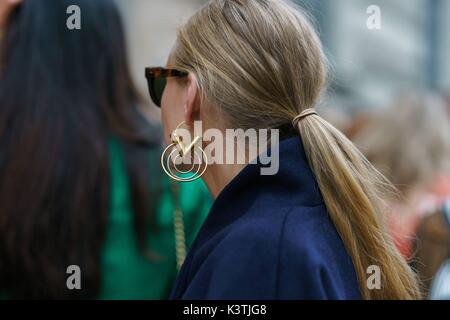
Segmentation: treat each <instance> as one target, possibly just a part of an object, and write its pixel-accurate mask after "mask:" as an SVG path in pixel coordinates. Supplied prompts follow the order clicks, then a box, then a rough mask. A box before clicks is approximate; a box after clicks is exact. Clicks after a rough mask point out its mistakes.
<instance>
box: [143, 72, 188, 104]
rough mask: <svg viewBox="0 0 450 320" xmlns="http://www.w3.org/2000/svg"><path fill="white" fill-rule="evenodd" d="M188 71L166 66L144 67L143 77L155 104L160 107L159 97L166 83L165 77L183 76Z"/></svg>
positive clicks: (185, 75)
mask: <svg viewBox="0 0 450 320" xmlns="http://www.w3.org/2000/svg"><path fill="white" fill-rule="evenodd" d="M188 75H189V73H187V72H184V71H179V70H176V69H166V68H159V67H158V68H145V77H146V78H147V84H148V91H149V93H150V97H151V98H152V101H153V103H154V104H155V105H157V106H158V107H161V99H162V96H163V93H164V89H165V88H166V85H167V78H183V77H187V76H188Z"/></svg>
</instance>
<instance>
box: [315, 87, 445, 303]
mask: <svg viewBox="0 0 450 320" xmlns="http://www.w3.org/2000/svg"><path fill="white" fill-rule="evenodd" d="M324 112H325V114H327V115H328V118H329V120H330V121H331V122H333V123H335V125H336V126H338V127H340V128H341V130H342V131H343V132H345V133H346V135H347V136H348V137H349V138H350V139H351V140H352V141H353V142H355V144H356V145H357V146H358V147H359V148H360V150H361V152H362V153H363V154H364V155H365V156H366V157H367V159H368V160H369V161H370V162H371V163H372V164H374V165H375V167H376V168H377V169H378V170H379V171H380V172H381V173H383V174H384V175H385V176H386V177H387V178H388V179H389V180H390V181H391V182H392V183H393V184H394V186H395V187H396V189H397V192H395V193H393V194H392V195H391V197H388V200H389V201H388V203H387V204H386V205H387V207H388V210H386V212H387V215H386V217H385V219H386V225H387V227H388V228H389V231H390V234H391V236H392V238H393V240H394V242H395V244H396V246H397V248H398V250H399V251H400V252H401V253H402V255H403V256H404V257H405V259H407V260H408V261H409V262H410V264H411V266H412V267H413V268H414V269H415V270H416V271H417V272H418V275H419V277H420V280H421V283H422V285H423V290H424V292H426V294H427V295H428V296H429V297H432V298H438V299H443V298H446V299H448V298H450V292H449V287H450V277H449V276H450V269H449V268H448V266H449V265H448V262H449V261H450V260H449V259H450V211H449V209H450V205H449V204H450V99H449V98H448V97H446V96H445V95H441V94H437V93H431V92H423V93H419V92H417V91H415V92H413V91H410V92H409V91H408V92H399V94H398V97H396V98H395V99H393V101H392V102H391V103H390V104H389V105H387V106H380V107H379V108H377V109H375V110H372V111H366V112H355V113H353V114H351V115H348V114H345V113H343V112H339V111H336V108H333V112H327V111H326V110H325V111H324ZM437 275H439V276H437ZM433 280H434V281H433Z"/></svg>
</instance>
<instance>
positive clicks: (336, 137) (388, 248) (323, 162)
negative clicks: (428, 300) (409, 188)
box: [298, 115, 420, 299]
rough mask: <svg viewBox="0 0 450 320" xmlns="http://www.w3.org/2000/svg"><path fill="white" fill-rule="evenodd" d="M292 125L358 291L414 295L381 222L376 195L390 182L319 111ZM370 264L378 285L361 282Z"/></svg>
mask: <svg viewBox="0 0 450 320" xmlns="http://www.w3.org/2000/svg"><path fill="white" fill-rule="evenodd" d="M298 128H299V131H300V136H301V138H302V141H303V145H304V148H305V152H306V154H307V157H308V161H309V163H310V166H311V169H312V170H313V172H314V174H315V176H316V179H317V182H318V184H319V188H320V190H321V193H322V196H323V199H324V201H325V205H326V207H327V209H328V213H329V215H330V217H331V219H332V221H333V223H334V224H335V226H336V229H337V230H338V232H339V234H340V236H341V238H342V240H343V242H344V243H345V246H346V248H347V250H348V252H349V254H350V256H351V257H352V260H353V264H354V266H355V270H356V273H357V276H358V279H359V282H360V287H361V293H362V295H363V297H364V298H365V299H419V298H420V293H419V290H418V289H417V285H416V282H415V276H414V274H413V272H412V271H411V269H410V268H409V266H408V265H407V263H406V262H405V260H404V259H403V258H402V257H401V256H400V254H399V253H398V251H397V250H396V249H395V248H394V245H393V244H392V241H391V240H390V238H389V236H388V234H387V232H386V230H385V228H384V224H383V215H382V208H381V207H380V206H381V205H382V202H381V201H380V198H381V197H382V196H383V194H385V193H386V192H387V190H392V191H393V190H394V187H393V186H392V185H391V184H390V183H389V181H387V180H386V178H385V177H384V176H383V175H381V174H380V173H379V172H378V171H377V170H376V169H375V168H374V167H373V166H372V165H371V164H370V163H369V162H368V161H367V160H366V159H365V157H364V156H363V155H362V154H361V153H360V152H359V151H358V149H357V148H356V147H355V146H354V145H353V143H352V142H350V141H349V140H348V139H347V138H346V137H345V136H344V135H343V134H342V133H341V132H339V130H337V129H336V128H334V127H333V126H332V125H331V124H330V123H328V122H326V121H325V120H323V119H322V118H321V117H319V116H317V115H311V116H309V117H306V118H304V119H302V120H301V121H299V122H298ZM372 265H376V266H378V267H379V268H380V270H381V273H382V286H383V288H382V290H370V289H369V288H368V286H367V284H366V281H367V278H368V275H367V273H366V272H367V269H368V267H370V266H372Z"/></svg>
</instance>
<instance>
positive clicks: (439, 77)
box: [116, 0, 450, 109]
mask: <svg viewBox="0 0 450 320" xmlns="http://www.w3.org/2000/svg"><path fill="white" fill-rule="evenodd" d="M116 1H117V3H118V4H119V6H120V8H121V10H122V12H123V15H124V18H125V21H126V28H127V33H128V39H129V44H130V55H131V61H132V71H133V74H134V75H135V79H136V83H137V84H138V87H139V88H140V89H141V90H142V92H145V90H146V89H145V80H144V78H143V70H144V67H145V66H148V65H164V64H165V63H166V58H167V55H168V53H169V52H170V49H171V47H172V45H173V43H174V41H175V37H176V27H177V25H179V24H180V23H182V22H183V21H184V20H185V19H187V18H188V17H189V15H191V14H192V13H193V12H194V11H195V10H196V9H198V8H199V7H200V6H201V5H202V4H204V3H205V2H206V0H116ZM296 2H298V3H299V4H300V5H301V6H303V7H304V8H305V9H306V10H307V11H308V12H309V13H310V14H311V15H312V16H313V18H314V20H315V23H316V25H317V28H318V29H319V31H320V35H321V38H322V40H323V42H324V46H325V49H326V52H327V55H328V56H329V59H330V63H331V77H330V80H331V82H330V83H331V85H330V87H331V90H330V91H329V92H330V93H329V95H330V99H327V100H328V101H332V102H333V103H337V104H339V105H342V107H345V108H348V109H358V108H370V107H376V106H380V105H384V104H386V103H388V101H390V100H391V98H392V97H393V96H395V95H396V94H397V93H398V92H400V91H402V90H408V89H409V90H410V89H413V90H420V89H432V90H439V91H442V92H447V93H449V92H450V60H449V59H448V57H450V37H449V36H448V30H450V1H448V0H296ZM371 5H376V6H378V7H379V8H380V10H381V29H379V30H370V29H369V28H368V27H367V24H366V23H367V19H368V18H369V14H368V13H367V8H368V7H369V6H371Z"/></svg>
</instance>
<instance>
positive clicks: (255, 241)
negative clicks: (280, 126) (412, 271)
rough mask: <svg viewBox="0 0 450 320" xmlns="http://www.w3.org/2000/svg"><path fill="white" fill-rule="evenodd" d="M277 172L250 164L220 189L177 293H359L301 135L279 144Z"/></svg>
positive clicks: (217, 295)
mask: <svg viewBox="0 0 450 320" xmlns="http://www.w3.org/2000/svg"><path fill="white" fill-rule="evenodd" d="M279 148H280V152H279V154H280V168H279V172H278V174H276V175H273V176H263V175H261V174H260V168H261V165H259V164H254V165H248V166H247V167H246V168H244V169H243V170H242V171H241V172H240V173H239V174H238V176H237V177H236V178H235V179H233V181H231V183H230V184H228V185H227V186H226V187H225V188H224V190H223V191H222V192H221V193H220V195H219V196H218V198H217V199H216V201H215V202H214V205H213V207H212V209H211V212H210V213H209V216H208V217H207V219H206V221H205V223H204V225H203V226H202V228H201V229H200V232H199V234H198V236H197V238H196V240H195V241H194V244H193V246H192V249H191V251H190V252H189V254H188V256H187V258H186V261H185V263H184V265H183V267H182V268H181V270H180V274H179V275H178V278H177V281H176V284H175V287H174V288H173V291H172V295H171V298H172V299H193V300H197V299H238V300H241V299H250V300H253V299H360V298H361V295H360V291H359V286H358V282H357V278H356V274H355V270H354V267H353V264H352V261H351V259H350V257H349V255H348V253H347V252H346V249H345V247H344V244H343V242H342V240H341V238H340V237H339V235H338V233H337V231H336V229H335V227H334V225H333V223H332V222H331V220H330V218H329V216H328V214H327V210H326V208H325V205H324V202H323V199H322V197H321V194H320V192H319V188H318V186H317V183H316V181H315V178H314V176H313V173H312V171H311V169H310V167H309V165H308V162H307V160H306V157H305V152H304V149H303V146H302V143H301V140H300V138H299V137H294V138H289V139H286V140H283V141H281V142H280V145H279Z"/></svg>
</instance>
